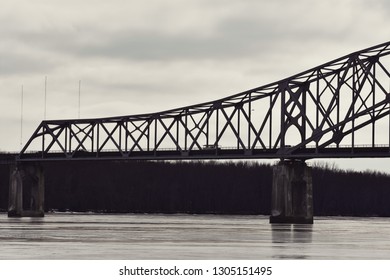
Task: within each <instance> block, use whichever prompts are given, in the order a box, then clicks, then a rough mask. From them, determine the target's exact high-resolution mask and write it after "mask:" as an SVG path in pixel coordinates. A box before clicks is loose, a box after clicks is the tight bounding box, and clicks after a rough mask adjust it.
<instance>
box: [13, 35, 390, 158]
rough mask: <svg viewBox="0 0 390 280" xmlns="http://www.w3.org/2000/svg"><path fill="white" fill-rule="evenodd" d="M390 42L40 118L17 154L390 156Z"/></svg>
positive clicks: (20, 156)
mask: <svg viewBox="0 0 390 280" xmlns="http://www.w3.org/2000/svg"><path fill="white" fill-rule="evenodd" d="M389 54H390V42H387V43H384V44H381V45H377V46H374V47H371V48H368V49H365V50H361V51H358V52H354V53H351V54H349V55H346V56H343V57H341V58H338V59H335V60H333V61H331V62H328V63H325V64H323V65H320V66H318V67H315V68H312V69H309V70H307V71H305V72H302V73H300V74H297V75H294V76H292V77H289V78H286V79H283V80H280V81H277V82H274V83H271V84H268V85H265V86H261V87H257V88H254V89H250V90H247V91H244V92H241V93H238V94H235V95H232V96H229V97H226V98H222V99H219V100H215V101H211V102H205V103H202V104H197V105H193V106H187V107H182V108H177V109H172V110H167V111H162V112H157V113H151V114H140V115H129V116H119V117H109V118H99V119H75V120H48V121H46V120H45V121H42V122H41V124H40V125H39V126H38V128H37V129H36V130H35V132H34V133H33V135H32V136H31V138H30V139H29V140H28V142H27V143H26V145H25V146H24V147H23V149H22V150H21V152H20V155H19V160H37V159H40V160H55V159H59V160H62V159H206V158H210V159H213V158H214V159H219V158H220V159H234V158H282V159H288V158H303V159H306V158H320V157H323V158H334V157H389V156H390V114H389V113H390V105H389V104H390V93H389V87H390V55H389Z"/></svg>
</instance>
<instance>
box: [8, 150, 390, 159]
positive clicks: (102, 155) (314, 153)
mask: <svg viewBox="0 0 390 280" xmlns="http://www.w3.org/2000/svg"><path fill="white" fill-rule="evenodd" d="M288 149H289V148H286V149H285V150H282V149H254V150H242V149H222V148H221V149H215V150H193V151H190V152H188V151H177V150H157V151H134V152H132V153H120V152H117V151H104V152H103V151H102V152H99V153H97V152H87V151H78V152H75V153H74V154H64V153H42V152H32V153H28V154H23V155H22V156H20V157H18V159H17V160H18V161H58V160H59V161H63V160H190V159H199V160H200V159H214V160H218V159H311V158H364V157H373V158H384V157H390V148H389V147H388V146H382V147H369V146H364V147H334V148H329V147H327V148H322V149H321V148H315V147H309V148H301V149H298V150H295V151H294V152H293V153H289V151H288ZM290 149H292V148H290ZM9 158H11V157H9Z"/></svg>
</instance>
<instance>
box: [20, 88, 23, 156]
mask: <svg viewBox="0 0 390 280" xmlns="http://www.w3.org/2000/svg"><path fill="white" fill-rule="evenodd" d="M22 147H23V85H22V94H21V102H20V149H22Z"/></svg>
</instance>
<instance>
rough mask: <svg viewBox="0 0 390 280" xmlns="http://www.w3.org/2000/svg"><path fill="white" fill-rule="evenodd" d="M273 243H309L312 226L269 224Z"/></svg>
mask: <svg viewBox="0 0 390 280" xmlns="http://www.w3.org/2000/svg"><path fill="white" fill-rule="evenodd" d="M271 229H272V242H273V243H311V242H312V232H313V225H312V224H304V225H295V224H271Z"/></svg>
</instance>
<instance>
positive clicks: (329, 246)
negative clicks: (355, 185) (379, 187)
mask: <svg viewBox="0 0 390 280" xmlns="http://www.w3.org/2000/svg"><path fill="white" fill-rule="evenodd" d="M389 237H390V218H352V217H346V218H341V217H336V218H335V217H323V218H318V217H317V218H315V222H314V225H282V224H277V225H275V224H274V225H271V224H269V221H268V217H266V216H224V215H150V214H113V215H111V214H74V213H73V214H71V213H53V214H47V215H46V216H45V217H44V218H8V217H7V216H6V214H5V213H1V214H0V248H1V255H0V259H76V260H82V259H113V260H114V259H269V260H272V259H390V238H389Z"/></svg>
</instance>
